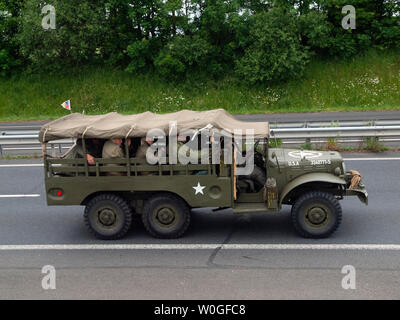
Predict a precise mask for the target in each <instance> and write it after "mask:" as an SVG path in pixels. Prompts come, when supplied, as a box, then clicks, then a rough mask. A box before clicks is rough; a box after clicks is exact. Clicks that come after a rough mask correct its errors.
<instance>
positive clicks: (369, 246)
mask: <svg viewBox="0 0 400 320" xmlns="http://www.w3.org/2000/svg"><path fill="white" fill-rule="evenodd" d="M215 249H221V250H379V251H399V250H400V244H45V245H0V251H35V250H215Z"/></svg>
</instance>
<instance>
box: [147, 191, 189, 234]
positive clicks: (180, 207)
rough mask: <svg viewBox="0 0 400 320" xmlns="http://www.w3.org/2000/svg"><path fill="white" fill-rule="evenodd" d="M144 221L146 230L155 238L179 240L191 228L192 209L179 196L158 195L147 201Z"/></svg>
mask: <svg viewBox="0 0 400 320" xmlns="http://www.w3.org/2000/svg"><path fill="white" fill-rule="evenodd" d="M142 221H143V224H144V226H145V228H146V230H147V231H148V232H149V233H150V234H151V235H152V236H153V237H155V238H164V239H173V238H179V237H181V236H182V235H183V234H184V233H185V231H186V230H187V228H188V227H189V224H190V208H189V206H188V205H187V204H186V202H185V201H183V200H182V199H181V198H179V197H177V196H174V195H172V194H168V193H162V194H158V195H155V196H153V197H152V198H151V199H149V200H147V202H146V204H145V206H144V208H143V213H142Z"/></svg>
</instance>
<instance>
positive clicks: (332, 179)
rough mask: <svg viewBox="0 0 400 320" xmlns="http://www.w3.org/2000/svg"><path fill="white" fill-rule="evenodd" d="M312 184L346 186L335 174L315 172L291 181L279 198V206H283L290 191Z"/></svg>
mask: <svg viewBox="0 0 400 320" xmlns="http://www.w3.org/2000/svg"><path fill="white" fill-rule="evenodd" d="M310 182H328V183H334V184H340V185H346V181H345V180H344V179H342V178H339V177H337V176H335V175H333V174H330V173H325V172H313V173H307V174H304V175H302V176H300V177H297V178H296V179H294V180H292V181H290V182H289V183H288V184H287V185H286V186H285V187H284V188H283V190H282V192H281V195H280V197H279V206H281V205H282V201H283V199H285V197H286V196H287V195H288V194H289V192H290V191H292V190H293V189H295V188H297V187H298V186H300V185H302V184H305V183H310Z"/></svg>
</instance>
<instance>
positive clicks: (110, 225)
mask: <svg viewBox="0 0 400 320" xmlns="http://www.w3.org/2000/svg"><path fill="white" fill-rule="evenodd" d="M84 220H85V224H86V226H87V227H88V229H89V231H90V232H91V233H93V234H94V235H95V236H96V238H98V239H102V240H117V239H121V238H122V237H123V236H125V234H126V233H127V232H128V230H129V228H130V227H131V224H132V209H131V208H130V207H129V205H128V203H127V202H126V201H125V200H124V199H123V198H121V197H120V196H117V195H115V194H110V193H105V194H101V195H98V196H96V197H94V198H93V199H91V200H90V201H89V202H88V204H87V205H86V208H85V214H84Z"/></svg>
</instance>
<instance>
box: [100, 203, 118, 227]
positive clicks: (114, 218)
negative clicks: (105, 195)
mask: <svg viewBox="0 0 400 320" xmlns="http://www.w3.org/2000/svg"><path fill="white" fill-rule="evenodd" d="M117 222H118V215H117V212H116V211H115V209H114V208H112V207H109V206H107V207H100V208H98V209H97V224H98V225H99V226H101V227H102V228H105V229H112V228H114V227H115V226H116V225H117Z"/></svg>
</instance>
